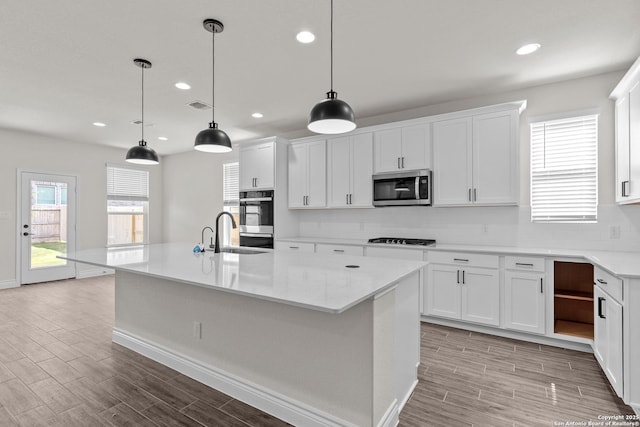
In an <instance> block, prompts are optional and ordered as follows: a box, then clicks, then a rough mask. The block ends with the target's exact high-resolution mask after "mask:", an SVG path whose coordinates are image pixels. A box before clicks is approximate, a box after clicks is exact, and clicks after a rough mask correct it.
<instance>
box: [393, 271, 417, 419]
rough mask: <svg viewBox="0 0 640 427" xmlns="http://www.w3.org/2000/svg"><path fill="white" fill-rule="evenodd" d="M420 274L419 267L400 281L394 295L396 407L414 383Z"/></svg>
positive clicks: (403, 402)
mask: <svg viewBox="0 0 640 427" xmlns="http://www.w3.org/2000/svg"><path fill="white" fill-rule="evenodd" d="M421 275H422V269H420V270H418V271H416V272H415V273H413V274H411V275H410V276H408V277H406V278H404V279H403V280H402V281H400V282H399V283H398V287H397V289H396V295H395V299H396V310H395V316H396V319H395V322H396V334H395V346H394V348H395V359H396V362H395V365H396V383H395V384H396V395H397V396H396V397H397V399H398V405H399V410H400V411H402V408H403V407H404V405H405V404H406V403H407V401H408V400H409V398H410V397H411V393H412V392H413V390H414V388H415V387H416V385H417V384H418V366H419V364H420V283H421V280H422V276H421Z"/></svg>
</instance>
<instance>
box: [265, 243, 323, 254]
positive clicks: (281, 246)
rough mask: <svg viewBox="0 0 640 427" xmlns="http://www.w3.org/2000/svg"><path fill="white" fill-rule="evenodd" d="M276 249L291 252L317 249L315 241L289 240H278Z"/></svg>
mask: <svg viewBox="0 0 640 427" xmlns="http://www.w3.org/2000/svg"><path fill="white" fill-rule="evenodd" d="M275 246H276V250H278V251H280V250H283V251H290V252H313V251H314V250H315V246H316V245H315V243H306V242H305V243H301V242H287V241H277V242H276V245H275Z"/></svg>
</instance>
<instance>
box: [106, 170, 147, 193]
mask: <svg viewBox="0 0 640 427" xmlns="http://www.w3.org/2000/svg"><path fill="white" fill-rule="evenodd" d="M107 200H140V201H148V200H149V171H146V170H141V169H131V168H125V167H121V166H111V165H107Z"/></svg>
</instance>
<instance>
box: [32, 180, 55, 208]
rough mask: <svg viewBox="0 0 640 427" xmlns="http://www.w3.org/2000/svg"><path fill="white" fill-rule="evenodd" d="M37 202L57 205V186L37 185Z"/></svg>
mask: <svg viewBox="0 0 640 427" xmlns="http://www.w3.org/2000/svg"><path fill="white" fill-rule="evenodd" d="M36 204H38V205H55V204H56V187H55V186H54V185H44V184H37V185H36Z"/></svg>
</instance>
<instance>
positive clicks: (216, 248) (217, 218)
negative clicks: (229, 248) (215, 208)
mask: <svg viewBox="0 0 640 427" xmlns="http://www.w3.org/2000/svg"><path fill="white" fill-rule="evenodd" d="M222 215H229V218H231V226H232V227H233V228H238V226H237V225H236V220H235V219H233V215H231V214H230V213H229V212H225V211H222V212H220V213H219V214H218V216H217V217H216V247H215V249H214V250H213V252H214V253H216V254H218V253H220V237H219V233H218V230H220V225H219V223H220V217H221V216H222Z"/></svg>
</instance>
